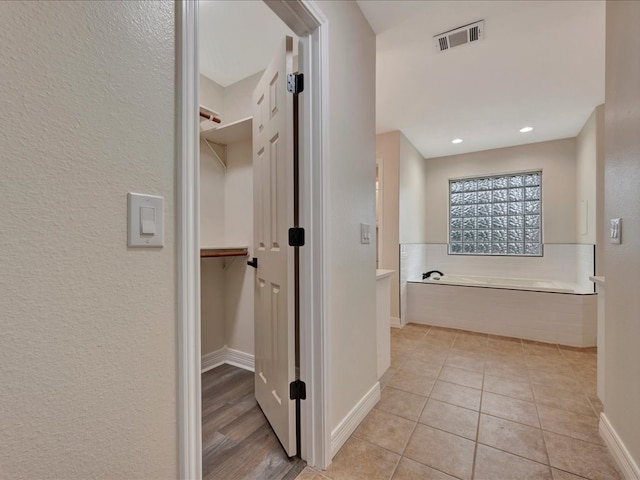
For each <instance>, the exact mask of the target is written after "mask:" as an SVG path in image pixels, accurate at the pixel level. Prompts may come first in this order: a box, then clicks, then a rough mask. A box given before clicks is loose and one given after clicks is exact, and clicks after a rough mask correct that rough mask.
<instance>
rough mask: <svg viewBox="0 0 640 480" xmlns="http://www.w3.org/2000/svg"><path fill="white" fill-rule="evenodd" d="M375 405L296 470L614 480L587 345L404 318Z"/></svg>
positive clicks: (366, 478)
mask: <svg viewBox="0 0 640 480" xmlns="http://www.w3.org/2000/svg"><path fill="white" fill-rule="evenodd" d="M380 383H381V387H382V395H381V399H380V401H379V402H378V404H377V405H376V406H375V408H374V409H373V410H372V411H371V412H370V413H369V415H368V416H367V417H366V418H365V420H364V421H363V422H362V424H361V425H360V426H359V427H358V429H357V430H356V431H355V432H354V433H353V435H352V436H351V438H349V440H347V442H346V443H345V445H344V446H343V447H342V449H341V450H340V451H339V452H338V454H337V455H336V457H335V458H334V460H333V463H332V464H331V466H330V467H329V469H327V470H326V471H323V472H319V471H316V470H313V469H311V468H309V467H307V468H306V469H305V470H304V471H303V472H302V473H301V474H300V475H299V476H298V480H326V479H332V480H360V479H362V480H378V479H379V480H389V479H393V480H409V479H433V480H445V479H446V480H451V479H462V480H472V479H473V480H519V479H527V480H529V479H548V480H579V479H584V478H587V479H591V480H617V479H620V478H621V477H620V476H619V473H618V471H617V470H616V467H615V466H614V463H613V459H612V458H611V456H610V455H609V453H608V451H607V449H606V447H605V446H604V443H603V441H602V439H601V438H600V435H599V434H598V415H599V413H600V412H601V411H602V404H601V403H600V401H599V400H598V399H597V397H596V352H595V349H575V348H570V347H563V346H559V345H551V344H544V343H536V342H530V341H527V340H520V339H515V338H505V337H496V336H492V335H485V334H478V333H472V332H466V331H462V330H451V329H444V328H439V327H429V326H425V325H416V324H409V325H407V326H406V327H405V328H403V329H401V330H397V329H392V334H391V368H390V369H389V370H388V371H387V373H386V374H385V375H384V376H383V377H382V379H381V381H380Z"/></svg>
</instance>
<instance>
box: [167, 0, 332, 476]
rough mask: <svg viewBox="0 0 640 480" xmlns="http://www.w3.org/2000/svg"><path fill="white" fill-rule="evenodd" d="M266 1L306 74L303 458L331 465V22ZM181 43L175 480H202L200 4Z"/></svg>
mask: <svg viewBox="0 0 640 480" xmlns="http://www.w3.org/2000/svg"><path fill="white" fill-rule="evenodd" d="M265 3H266V4H267V5H268V6H269V7H270V8H271V9H272V10H273V11H274V12H275V13H276V14H277V15H278V16H279V17H280V18H281V19H282V20H283V21H284V22H285V23H286V24H287V25H289V27H290V28H291V29H292V30H293V31H294V33H296V35H298V36H299V37H300V40H301V41H302V44H303V49H302V52H301V57H302V62H303V63H302V65H303V68H304V70H305V72H306V73H307V75H308V80H307V82H305V83H306V84H307V86H308V87H306V88H307V95H304V96H303V98H304V100H303V101H302V102H301V103H302V105H301V109H302V111H301V115H300V119H301V121H302V122H303V123H302V125H301V133H302V135H301V139H300V140H301V141H300V145H301V147H300V148H301V156H300V160H301V164H300V173H301V176H300V181H301V185H300V192H301V205H300V207H301V208H300V213H301V218H300V220H301V221H300V223H301V225H302V226H303V227H305V229H306V231H307V235H306V236H307V245H306V246H305V247H304V248H302V250H301V267H300V268H301V278H303V279H305V281H304V282H303V283H302V284H301V289H300V299H301V316H302V319H303V322H302V324H301V332H300V347H301V358H300V361H301V365H300V376H301V379H302V380H303V381H304V382H305V383H306V384H307V400H305V401H303V402H302V419H303V420H302V458H303V459H305V460H306V461H307V463H308V464H309V465H311V466H315V467H318V468H326V467H328V466H329V464H330V463H331V428H330V427H331V425H330V420H329V419H330V415H329V402H328V398H329V381H328V378H329V374H328V372H329V368H330V365H329V355H328V352H329V351H330V344H329V338H330V336H329V331H328V322H327V321H326V318H325V312H326V308H325V307H326V305H327V299H326V294H325V292H326V289H325V278H324V272H325V271H326V269H325V255H324V245H326V242H325V228H324V226H325V225H326V211H327V210H326V207H325V205H326V200H325V198H324V185H325V179H326V178H327V172H326V165H325V164H326V162H325V161H324V158H325V155H326V153H327V144H326V141H327V135H326V132H327V128H326V121H327V118H328V116H327V105H328V103H327V99H328V96H327V87H328V57H327V52H328V24H327V19H326V17H325V16H324V15H323V14H322V12H321V10H320V9H319V8H318V6H317V5H316V4H315V2H314V1H312V0H291V1H286V0H265ZM176 42H177V49H176V68H177V82H178V83H177V93H178V102H179V104H178V106H177V111H176V113H177V115H178V119H177V124H178V125H177V141H176V144H177V148H176V150H177V160H176V171H177V177H178V178H177V203H178V206H177V212H176V215H177V219H176V225H177V232H176V233H177V238H178V242H177V268H178V272H177V273H178V282H177V301H178V430H179V434H178V441H179V475H180V478H181V479H184V480H191V479H200V478H202V438H201V410H202V406H201V399H200V362H201V358H200V244H199V243H200V241H199V238H200V233H199V187H200V186H199V172H198V148H199V143H198V136H199V127H198V124H197V118H198V105H199V101H198V94H199V92H198V90H199V66H198V3H197V2H194V1H192V0H180V1H179V2H178V3H177V6H176Z"/></svg>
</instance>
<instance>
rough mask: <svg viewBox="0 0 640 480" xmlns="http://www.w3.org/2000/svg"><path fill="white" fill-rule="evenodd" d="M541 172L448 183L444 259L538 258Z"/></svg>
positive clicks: (539, 247) (540, 238) (539, 252)
mask: <svg viewBox="0 0 640 480" xmlns="http://www.w3.org/2000/svg"><path fill="white" fill-rule="evenodd" d="M541 215H542V172H541V171H538V172H527V173H519V174H512V175H499V176H498V175H496V176H490V177H478V178H466V179H462V180H450V181H449V254H451V255H521V256H538V257H539V256H542V219H541Z"/></svg>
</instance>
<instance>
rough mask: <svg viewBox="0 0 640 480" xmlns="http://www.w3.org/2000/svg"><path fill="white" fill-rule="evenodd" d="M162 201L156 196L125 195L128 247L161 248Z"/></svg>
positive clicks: (162, 239) (162, 228) (162, 229)
mask: <svg viewBox="0 0 640 480" xmlns="http://www.w3.org/2000/svg"><path fill="white" fill-rule="evenodd" d="M163 205H164V199H163V198H162V197H158V196H156V195H143V194H140V193H129V194H128V195H127V213H128V217H129V218H128V227H129V228H128V238H127V246H129V247H162V246H163V241H164V238H163V232H164V226H163Z"/></svg>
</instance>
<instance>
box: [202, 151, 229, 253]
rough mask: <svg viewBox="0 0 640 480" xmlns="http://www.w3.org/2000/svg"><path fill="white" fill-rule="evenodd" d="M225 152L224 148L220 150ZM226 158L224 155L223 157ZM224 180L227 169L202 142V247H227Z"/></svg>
mask: <svg viewBox="0 0 640 480" xmlns="http://www.w3.org/2000/svg"><path fill="white" fill-rule="evenodd" d="M219 151H220V152H224V151H225V149H224V147H220V148H219ZM223 156H224V155H223ZM224 179H225V167H224V166H223V165H222V164H221V163H220V160H218V159H217V158H216V157H215V156H214V154H213V152H212V148H211V147H210V146H209V145H207V142H206V141H205V140H202V139H201V140H200V245H202V246H203V247H216V246H223V245H225V232H224V206H225V202H224Z"/></svg>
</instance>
